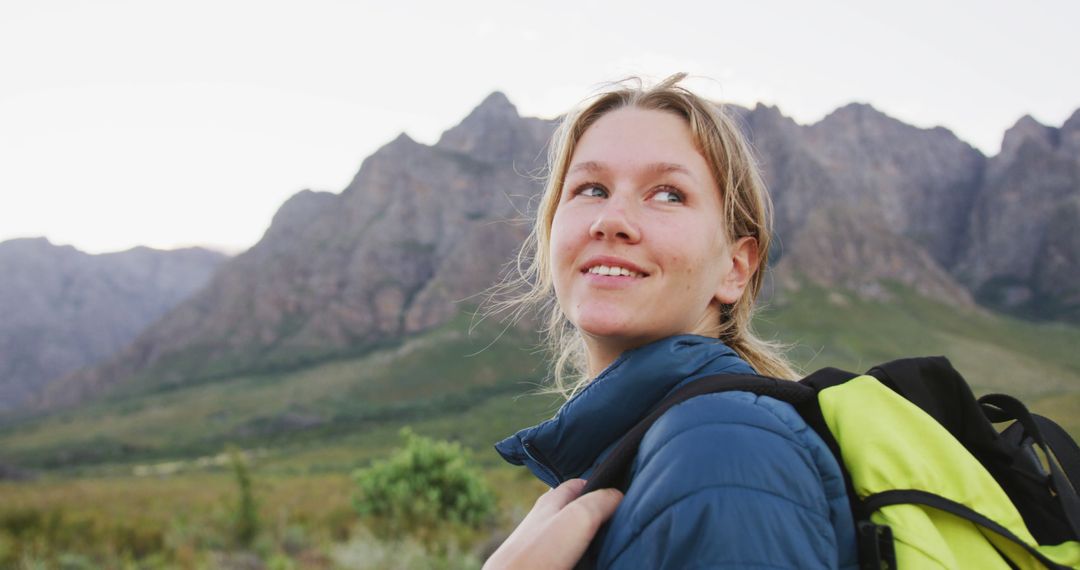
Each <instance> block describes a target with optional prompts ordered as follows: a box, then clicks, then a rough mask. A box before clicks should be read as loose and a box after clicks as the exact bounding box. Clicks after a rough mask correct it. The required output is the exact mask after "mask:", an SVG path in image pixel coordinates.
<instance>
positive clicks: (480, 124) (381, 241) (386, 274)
mask: <svg viewBox="0 0 1080 570" xmlns="http://www.w3.org/2000/svg"><path fill="white" fill-rule="evenodd" d="M551 129H552V126H551V125H550V123H548V122H545V121H540V120H537V119H522V118H520V117H518V115H517V112H516V111H515V109H514V107H513V106H512V105H511V104H510V103H509V101H507V100H506V98H505V97H504V96H502V95H501V94H494V95H492V96H491V97H488V98H487V99H486V100H485V101H484V103H483V104H481V105H480V107H478V108H477V109H476V110H475V111H473V112H472V113H471V114H470V115H469V116H468V117H467V118H466V119H465V120H464V121H463V122H462V123H461V124H460V125H458V126H457V127H455V128H453V129H451V130H450V131H447V132H446V133H445V134H444V135H443V137H442V139H441V140H440V141H439V143H438V144H436V145H434V146H425V145H422V144H420V143H417V142H415V141H413V140H412V139H410V138H409V137H408V136H406V135H401V136H400V137H398V138H397V139H395V140H394V141H392V142H390V143H389V144H387V145H386V146H384V147H383V148H381V149H380V150H378V151H377V152H376V153H375V154H374V155H372V156H371V157H369V158H368V159H366V160H365V161H364V163H363V165H362V166H361V168H360V171H359V172H358V173H357V175H356V177H355V178H354V180H353V181H352V183H351V184H350V185H349V186H348V187H347V188H346V189H345V190H344V191H343V192H342V193H341V194H338V195H335V194H328V193H315V192H307V191H305V192H301V193H300V194H298V195H296V196H294V197H293V198H291V199H290V200H289V201H287V202H286V203H285V205H283V206H282V208H281V210H280V211H279V212H278V214H277V215H276V216H275V217H274V220H273V223H272V224H271V226H270V228H269V229H268V230H267V232H266V234H265V235H264V236H263V238H262V239H261V240H260V241H259V243H257V244H256V245H255V246H254V247H252V248H251V249H250V250H249V251H247V252H245V253H243V254H241V255H239V256H238V257H237V258H236V259H234V260H232V261H230V262H229V263H228V264H226V265H225V266H224V267H223V268H222V269H221V271H220V272H219V273H218V274H217V275H216V276H215V277H214V280H213V281H212V283H211V284H210V286H209V287H207V288H206V289H205V290H204V291H202V292H201V293H199V294H198V295H196V296H195V297H193V298H191V299H189V300H188V301H187V302H185V303H183V304H181V305H180V306H178V307H177V308H176V309H175V310H174V311H173V312H172V313H171V314H170V315H169V316H168V318H165V319H163V320H161V321H160V322H158V323H156V324H154V325H153V326H151V327H150V328H149V329H148V330H146V331H145V332H144V333H143V334H142V335H140V336H139V338H138V339H136V341H135V342H134V343H133V344H132V345H131V346H130V347H128V348H127V349H126V350H124V351H123V352H122V353H120V354H119V355H118V356H116V357H115V358H113V359H112V360H111V361H109V362H108V363H106V364H104V365H103V366H99V367H96V368H93V369H88V370H84V371H81V372H79V373H78V374H75V375H73V376H72V377H70V378H68V379H66V381H65V382H63V386H62V388H61V387H58V388H56V389H54V390H51V391H50V392H49V393H48V394H47V395H46V398H45V400H44V404H46V405H49V406H52V405H63V404H68V403H73V402H77V401H79V400H80V399H82V398H84V397H86V396H88V395H90V394H94V393H98V392H101V391H103V390H105V389H106V387H107V386H108V385H110V384H111V383H112V382H114V381H115V379H130V378H132V377H133V376H135V375H136V374H138V373H140V372H143V371H147V370H150V369H155V367H157V368H156V370H157V371H158V372H160V374H159V376H158V378H157V381H163V382H167V383H184V382H187V381H189V380H191V379H192V378H201V377H204V376H206V375H207V374H213V373H214V372H212V371H213V370H217V371H228V370H237V369H243V368H247V367H260V366H267V365H278V364H288V363H289V362H290V361H291V359H293V358H294V357H296V356H297V355H302V356H303V357H304V358H310V357H312V356H313V355H316V356H317V355H327V354H333V353H336V352H340V351H344V350H355V349H357V348H360V347H364V346H368V345H374V344H376V343H380V342H385V341H386V340H389V339H394V338H399V337H401V336H403V335H406V334H408V333H412V332H417V331H421V330H426V329H429V328H431V327H434V326H437V325H439V324H442V323H444V322H446V321H447V320H448V319H450V318H451V317H453V316H454V315H455V314H456V313H457V312H458V311H459V310H461V307H462V304H461V302H462V301H465V302H466V303H468V302H469V301H468V300H469V299H470V298H471V297H474V296H475V295H476V294H477V293H478V292H481V291H483V290H484V289H485V288H486V287H489V286H490V285H491V284H492V283H494V282H495V281H496V280H497V278H498V275H499V273H500V271H501V269H502V264H503V263H504V262H505V261H506V260H508V259H510V258H511V256H512V254H513V251H514V250H515V249H516V248H517V246H518V245H519V244H520V243H521V241H522V239H523V237H524V235H525V232H526V231H527V225H525V224H515V223H512V221H513V220H514V219H516V218H521V217H522V216H523V214H522V213H523V212H525V211H526V209H527V207H528V204H527V203H528V201H529V199H530V198H532V197H533V196H534V195H535V194H536V193H537V191H538V189H539V184H538V182H537V181H536V179H535V178H533V177H531V176H528V175H526V174H525V173H527V172H532V171H535V170H536V169H537V168H539V167H540V166H541V164H542V160H541V158H540V157H541V154H542V151H543V149H544V147H545V144H546V143H547V137H548V136H550V132H551ZM472 302H473V303H474V304H475V300H473V301H472ZM214 364H217V366H216V367H215V366H214Z"/></svg>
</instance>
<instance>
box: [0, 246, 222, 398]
mask: <svg viewBox="0 0 1080 570" xmlns="http://www.w3.org/2000/svg"><path fill="white" fill-rule="evenodd" d="M224 260H225V256H224V255H222V254H219V253H216V252H212V251H208V250H205V249H199V248H191V249H181V250H176V251H158V250H153V249H149V248H145V247H138V248H135V249H132V250H128V251H124V252H119V253H108V254H102V255H89V254H86V253H83V252H81V251H78V250H76V249H75V248H73V247H71V246H55V245H53V244H51V243H49V241H48V240H46V239H45V238H34V239H15V240H10V241H6V242H3V243H0V275H2V276H3V278H2V279H0V315H3V318H0V412H3V411H8V410H12V409H15V408H18V407H20V406H21V405H22V404H23V403H24V402H26V401H27V400H29V399H32V398H34V397H35V396H37V395H38V394H40V393H41V391H42V390H44V389H45V388H46V386H47V385H48V384H49V383H50V382H52V381H54V380H56V379H57V378H58V377H60V376H63V375H65V374H67V373H70V372H72V371H74V370H76V369H78V368H80V367H82V366H86V365H89V364H93V363H96V362H98V361H99V360H101V359H102V358H104V357H107V356H109V355H111V354H113V353H115V352H116V351H118V350H119V349H121V348H123V347H124V346H125V345H127V344H128V343H129V342H131V340H132V339H134V338H135V335H136V334H138V332H139V331H141V330H142V329H143V328H145V327H146V326H147V325H148V324H150V323H152V322H153V321H155V320H156V319H158V318H159V317H161V316H162V315H163V314H165V312H167V311H168V310H169V309H171V308H172V307H174V306H176V305H177V304H178V303H179V302H180V301H182V300H183V299H184V298H185V297H187V296H189V295H191V294H192V293H193V292H195V291H196V290H198V289H199V288H201V287H202V286H203V285H205V284H206V282H207V281H208V280H209V279H210V275H211V274H212V273H213V271H214V270H215V269H216V268H217V267H218V266H219V265H220V264H221V263H222V262H223V261H224Z"/></svg>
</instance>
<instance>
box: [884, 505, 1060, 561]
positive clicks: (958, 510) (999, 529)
mask: <svg viewBox="0 0 1080 570" xmlns="http://www.w3.org/2000/svg"><path fill="white" fill-rule="evenodd" d="M865 502H866V506H867V508H868V509H870V510H871V511H876V510H879V509H881V508H884V507H888V506H890V505H910V504H914V505H926V506H928V507H933V508H935V509H938V510H939V511H944V512H947V513H950V514H953V515H955V516H958V517H960V518H962V519H966V520H969V521H971V522H973V523H975V524H977V525H979V526H981V527H983V528H985V529H987V530H990V531H992V532H993V533H995V534H997V535H1000V536H1001V537H1002V538H1005V539H1007V540H1009V541H1011V542H1014V543H1016V544H1017V545H1019V546H1021V547H1023V548H1024V550H1026V551H1027V552H1028V554H1031V556H1033V557H1034V558H1035V559H1036V560H1038V561H1039V562H1041V563H1042V564H1043V565H1045V566H1046V567H1047V568H1051V569H1054V570H1057V569H1064V570H1067V569H1068V567H1067V566H1062V565H1061V564H1058V563H1056V562H1054V561H1053V560H1050V559H1049V558H1047V557H1046V555H1045V554H1043V553H1042V552H1039V551H1038V550H1037V549H1036V548H1035V547H1033V546H1031V545H1030V544H1028V543H1026V542H1024V541H1023V540H1020V537H1018V536H1016V535H1015V534H1013V533H1012V532H1011V531H1010V530H1009V529H1007V528H1005V527H1004V526H1002V525H1000V524H998V523H997V522H996V521H994V520H992V519H990V518H987V517H986V516H985V515H983V514H982V513H979V512H977V511H974V510H972V509H971V508H969V507H968V506H967V505H964V504H962V503H957V502H956V501H952V500H949V499H946V498H945V497H942V496H941V495H935V494H933V493H927V492H926V491H920V490H917V489H896V490H893V491H883V492H881V493H875V494H873V495H870V496H869V497H867V498H866V501H865ZM998 553H999V554H1002V558H1003V559H1004V560H1006V561H1007V562H1011V561H1009V559H1008V558H1007V557H1005V556H1004V554H1003V553H1001V551H1000V550H998ZM1010 565H1012V564H1010Z"/></svg>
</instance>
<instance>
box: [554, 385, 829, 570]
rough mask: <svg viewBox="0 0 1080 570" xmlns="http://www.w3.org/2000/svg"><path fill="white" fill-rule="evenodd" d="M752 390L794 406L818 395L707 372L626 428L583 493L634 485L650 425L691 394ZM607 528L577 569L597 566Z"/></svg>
mask: <svg viewBox="0 0 1080 570" xmlns="http://www.w3.org/2000/svg"><path fill="white" fill-rule="evenodd" d="M735 391H739V392H752V393H754V394H758V395H761V396H770V397H773V398H776V399H777V400H781V401H784V402H788V403H789V404H792V405H794V406H797V405H798V404H801V403H805V402H807V401H812V400H816V399H817V394H816V393H815V391H814V390H813V388H810V387H808V386H803V385H802V384H800V383H798V382H792V381H791V380H779V379H776V378H769V377H767V376H757V375H754V374H720V375H717V376H706V377H704V378H700V379H698V380H694V381H693V382H689V383H687V384H686V385H685V386H683V387H682V388H679V389H678V390H675V391H674V392H672V393H670V394H668V395H667V397H665V398H664V399H663V400H661V401H660V403H659V404H657V405H656V406H655V407H654V408H653V409H652V410H651V411H650V412H649V413H648V414H647V415H646V416H645V418H644V419H643V420H641V421H640V422H638V423H637V425H635V426H634V427H633V428H631V429H630V431H628V432H626V435H624V436H623V437H622V439H621V440H619V443H617V444H616V445H615V447H614V448H613V449H612V450H611V452H610V453H608V456H607V457H605V458H604V460H603V461H602V462H600V465H597V466H596V468H595V469H593V472H592V476H591V477H589V481H588V482H587V483H586V485H585V489H584V490H583V491H582V494H583V495H584V494H585V493H588V492H591V491H595V490H597V489H606V488H615V489H619V490H620V491H622V492H623V493H625V492H626V490H627V489H628V488H629V486H630V481H629V478H630V466H631V464H632V463H633V461H634V457H636V456H637V452H638V448H639V447H640V446H641V440H642V438H644V437H645V433H646V432H648V431H649V428H651V427H652V426H653V424H654V423H656V421H657V420H659V419H660V417H661V416H663V415H664V412H667V411H668V410H670V409H671V408H673V407H675V406H676V405H678V404H681V403H683V402H685V401H687V400H689V399H690V398H695V397H697V396H703V395H705V394H714V393H717V392H735ZM605 532H606V525H605V528H602V529H601V530H600V532H599V533H598V534H597V536H596V537H594V538H593V541H592V543H590V545H589V548H588V549H587V550H586V551H585V554H584V555H583V556H582V557H581V559H580V560H579V561H578V563H577V565H576V566H574V568H575V570H591V569H593V568H596V566H597V563H598V558H599V556H600V552H599V548H598V546H599V545H600V543H601V542H602V540H601V536H602V534H603V533H605Z"/></svg>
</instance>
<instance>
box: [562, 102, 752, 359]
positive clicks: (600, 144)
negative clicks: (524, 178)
mask: <svg viewBox="0 0 1080 570" xmlns="http://www.w3.org/2000/svg"><path fill="white" fill-rule="evenodd" d="M744 239H750V238H744ZM742 241H743V240H740V242H742ZM754 254H755V256H756V249H755V250H754ZM755 261H756V257H755ZM733 266H734V267H735V271H733V270H732V269H733ZM743 270H745V268H740V267H739V260H738V258H737V257H736V258H735V260H734V261H733V255H732V248H731V247H730V244H729V243H728V241H727V239H726V233H725V231H724V223H723V219H722V215H721V203H720V191H719V189H718V188H717V185H716V182H715V181H714V180H713V177H712V174H711V172H710V170H709V167H708V164H707V163H706V162H705V159H704V157H702V155H701V154H700V153H698V151H697V149H696V148H695V146H694V143H693V141H692V139H691V136H690V128H689V126H688V125H687V123H686V122H685V121H684V120H683V119H681V118H680V117H678V116H676V115H674V114H672V113H668V112H663V111H655V110H644V109H638V108H633V107H627V108H622V109H619V110H616V111H611V112H609V113H607V114H605V115H604V116H603V117H601V118H600V119H598V120H597V121H596V122H595V123H594V124H593V125H592V126H591V127H589V129H588V130H587V131H585V134H584V135H583V136H582V137H581V140H580V141H579V142H578V145H577V147H576V148H575V149H574V154H573V156H572V158H571V161H570V166H569V169H568V172H567V176H566V181H565V183H564V185H563V188H562V192H561V195H560V198H559V204H558V207H557V208H556V210H555V215H554V219H553V221H552V225H551V271H552V278H553V281H554V286H555V294H556V296H557V298H558V301H559V305H560V306H561V307H562V310H563V312H564V313H565V314H566V315H567V317H568V318H569V319H570V321H571V322H572V323H574V325H575V326H576V327H577V328H578V329H579V330H580V331H581V332H582V333H583V335H584V336H585V339H586V345H587V347H588V348H589V351H590V367H591V368H592V367H593V366H592V364H593V361H594V360H595V359H594V356H595V354H593V353H594V352H596V351H598V350H599V351H607V352H609V353H613V354H615V355H617V354H618V353H619V352H621V351H622V350H625V349H628V348H632V347H634V346H639V345H641V344H645V343H647V342H651V341H653V340H658V339H660V338H664V337H667V336H671V335H674V334H681V333H697V334H709V332H710V331H712V330H715V328H716V326H717V323H719V318H720V306H719V303H733V302H735V301H736V300H738V298H739V295H741V293H742V289H743V286H745V282H746V276H744V275H742V274H741V273H743V272H744V271H743ZM607 361H608V362H610V357H609V358H607ZM602 364H603V365H606V363H602ZM592 372H594V373H595V372H598V370H593V371H592Z"/></svg>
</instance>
